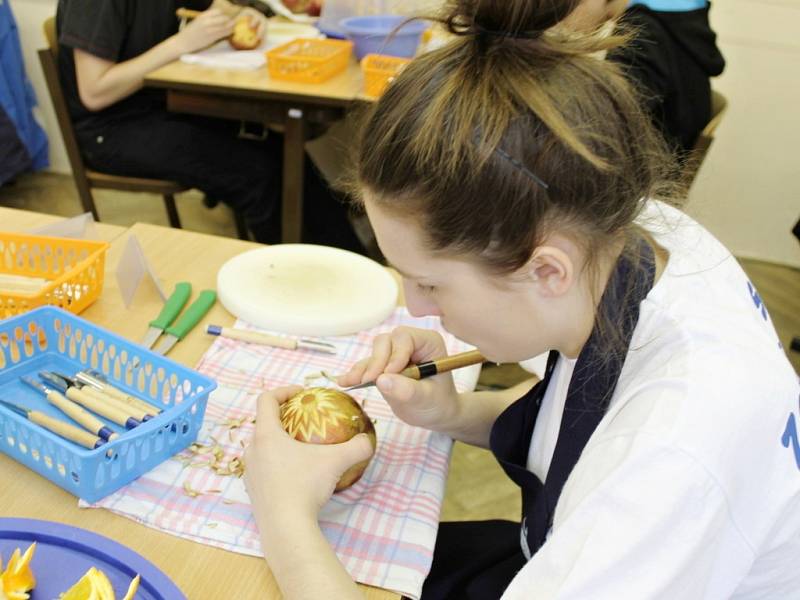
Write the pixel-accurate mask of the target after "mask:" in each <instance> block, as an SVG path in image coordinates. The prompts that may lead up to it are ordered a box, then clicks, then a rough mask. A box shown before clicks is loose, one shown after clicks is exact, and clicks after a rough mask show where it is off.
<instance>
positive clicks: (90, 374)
mask: <svg viewBox="0 0 800 600" xmlns="http://www.w3.org/2000/svg"><path fill="white" fill-rule="evenodd" d="M75 380H76V381H77V382H78V383H80V384H82V385H83V387H84V388H92V389H96V390H97V391H99V392H100V393H102V394H105V395H106V396H113V397H114V398H117V399H119V400H122V401H123V402H125V403H126V404H130V405H131V406H136V407H137V408H140V409H141V410H143V411H145V412H146V413H147V414H150V415H157V414H158V413H160V412H161V409H160V408H158V407H157V406H154V405H153V404H150V403H149V402H145V401H144V400H142V399H141V398H137V397H136V396H131V395H130V394H126V393H125V392H123V391H122V390H121V389H119V388H116V387H114V386H113V385H111V384H110V383H109V382H108V379H106V376H105V375H103V374H102V373H101V372H100V371H78V373H77V374H76V375H75Z"/></svg>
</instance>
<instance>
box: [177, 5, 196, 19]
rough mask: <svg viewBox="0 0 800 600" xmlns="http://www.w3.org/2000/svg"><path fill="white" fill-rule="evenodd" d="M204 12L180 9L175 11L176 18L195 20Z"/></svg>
mask: <svg viewBox="0 0 800 600" xmlns="http://www.w3.org/2000/svg"><path fill="white" fill-rule="evenodd" d="M201 12H202V11H199V10H192V9H191V8H179V9H178V10H176V11H175V16H176V17H178V18H179V19H194V18H196V17H197V16H199V15H200V13H201Z"/></svg>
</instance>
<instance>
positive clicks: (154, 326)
mask: <svg viewBox="0 0 800 600" xmlns="http://www.w3.org/2000/svg"><path fill="white" fill-rule="evenodd" d="M191 295H192V285H191V284H190V283H187V282H185V281H182V282H181V283H176V284H175V290H174V291H173V292H172V295H171V296H170V297H169V298H168V299H167V303H166V304H164V308H162V309H161V312H160V313H159V314H158V316H157V317H156V318H155V320H153V321H150V329H148V330H147V333H146V334H145V336H144V337H143V338H142V346H144V347H145V348H148V349H150V348H152V347H153V344H155V343H156V340H157V339H158V337H159V336H160V335H161V334H162V333H163V332H164V330H165V329H166V328H167V327H169V326H170V325H171V324H172V322H173V321H174V320H175V317H177V316H178V313H180V312H181V309H183V307H184V306H185V305H186V301H187V300H189V296H191Z"/></svg>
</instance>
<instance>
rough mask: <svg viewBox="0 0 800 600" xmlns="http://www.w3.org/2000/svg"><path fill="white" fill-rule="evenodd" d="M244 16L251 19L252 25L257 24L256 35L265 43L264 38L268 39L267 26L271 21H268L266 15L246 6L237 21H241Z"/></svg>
mask: <svg viewBox="0 0 800 600" xmlns="http://www.w3.org/2000/svg"><path fill="white" fill-rule="evenodd" d="M244 16H246V17H249V19H250V23H251V24H253V23H255V25H256V27H257V29H256V35H257V36H258V39H260V40H262V41H263V40H264V38H266V37H267V25H268V24H269V20H268V19H267V17H266V15H264V13H262V12H260V11H258V10H256V9H255V8H251V7H249V6H245V7H244V8H243V9H242V10H241V12H240V13H239V15H238V16H237V17H236V20H239V19H240V18H241V17H244Z"/></svg>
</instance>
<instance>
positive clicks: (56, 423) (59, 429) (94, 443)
mask: <svg viewBox="0 0 800 600" xmlns="http://www.w3.org/2000/svg"><path fill="white" fill-rule="evenodd" d="M0 405H2V406H5V407H6V408H7V409H8V410H10V411H11V412H13V413H16V414H18V415H20V416H22V417H24V418H26V419H28V420H29V421H32V422H33V423H36V424H37V425H39V426H40V427H43V428H45V429H47V431H50V432H52V433H55V434H56V435H58V436H60V437H62V438H64V439H66V440H69V441H70V442H74V443H76V444H78V445H80V446H83V447H84V448H89V450H94V449H95V448H99V447H100V446H102V445H103V444H105V443H106V441H105V440H104V439H102V438H99V437H97V436H96V435H93V434H91V433H89V432H88V431H84V430H83V429H81V428H79V427H75V426H74V425H70V424H69V423H66V422H64V421H60V420H58V419H55V418H53V417H51V416H50V415H46V414H44V413H43V412H39V411H38V410H31V409H29V408H25V407H23V406H19V405H17V404H12V403H11V402H6V401H4V400H0Z"/></svg>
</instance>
